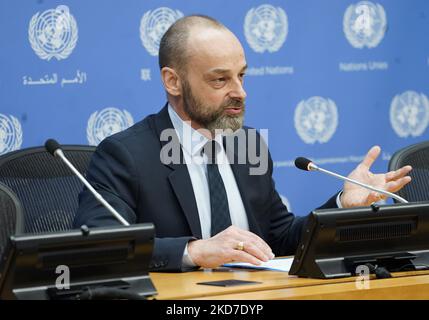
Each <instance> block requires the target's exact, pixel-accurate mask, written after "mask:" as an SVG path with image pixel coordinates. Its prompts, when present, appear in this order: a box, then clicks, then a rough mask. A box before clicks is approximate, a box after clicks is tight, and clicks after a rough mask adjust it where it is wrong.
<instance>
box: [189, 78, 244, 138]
mask: <svg viewBox="0 0 429 320" xmlns="http://www.w3.org/2000/svg"><path fill="white" fill-rule="evenodd" d="M229 106H241V107H242V110H243V111H242V112H241V113H240V114H239V115H237V116H230V115H227V114H224V109H225V107H229ZM183 108H184V111H185V112H186V113H187V114H188V116H189V118H191V120H192V121H196V122H198V123H199V124H200V125H201V126H203V127H204V128H206V129H207V130H209V131H210V132H211V133H212V134H214V133H215V131H216V130H222V131H225V132H226V133H228V132H230V133H233V132H235V131H237V130H238V129H240V128H242V127H243V121H244V110H245V105H244V101H238V100H232V99H230V100H229V101H227V103H225V104H224V105H222V107H220V108H219V110H217V111H216V112H213V113H208V112H207V111H206V110H212V108H206V107H205V106H204V105H203V104H202V103H201V102H200V101H198V100H197V99H196V98H195V96H194V95H193V94H192V91H191V88H190V86H189V85H188V83H186V82H184V83H183ZM204 111H206V112H204ZM231 131H232V132H231Z"/></svg>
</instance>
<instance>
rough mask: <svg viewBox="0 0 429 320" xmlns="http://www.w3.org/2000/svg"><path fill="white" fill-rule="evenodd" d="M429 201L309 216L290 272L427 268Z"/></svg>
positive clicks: (324, 274) (327, 274) (344, 273)
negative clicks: (360, 268) (361, 267)
mask: <svg viewBox="0 0 429 320" xmlns="http://www.w3.org/2000/svg"><path fill="white" fill-rule="evenodd" d="M428 252H429V202H418V203H408V204H402V203H401V204H393V205H383V206H378V205H373V206H370V207H359V208H350V209H323V210H316V211H314V212H312V213H311V214H310V216H309V217H308V222H307V225H306V226H305V227H304V229H303V234H302V238H301V242H300V244H299V246H298V249H297V251H296V254H295V257H294V261H293V263H292V267H291V270H290V272H289V274H291V275H298V276H301V277H311V278H337V277H348V276H355V275H356V270H357V268H358V267H359V266H362V265H368V264H369V265H375V266H382V267H384V268H386V269H387V270H388V271H402V270H410V269H411V270H419V269H427V268H428V265H429V253H428Z"/></svg>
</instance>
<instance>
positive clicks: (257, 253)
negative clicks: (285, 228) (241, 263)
mask: <svg viewBox="0 0 429 320" xmlns="http://www.w3.org/2000/svg"><path fill="white" fill-rule="evenodd" d="M242 242H243V247H244V248H243V251H246V252H247V253H249V254H251V255H252V256H254V257H256V258H258V259H259V260H261V261H268V260H269V259H271V257H270V256H269V255H268V254H266V253H265V252H263V251H262V250H261V249H260V248H259V247H258V246H257V245H255V244H253V243H252V242H245V241H242Z"/></svg>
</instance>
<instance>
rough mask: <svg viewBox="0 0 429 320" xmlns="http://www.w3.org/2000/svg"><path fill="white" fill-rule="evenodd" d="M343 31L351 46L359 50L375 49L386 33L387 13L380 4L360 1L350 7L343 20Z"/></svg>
mask: <svg viewBox="0 0 429 320" xmlns="http://www.w3.org/2000/svg"><path fill="white" fill-rule="evenodd" d="M343 29H344V33H345V35H346V38H347V40H348V41H349V42H350V44H351V45H352V46H353V47H355V48H358V49H362V48H363V47H365V46H366V47H368V48H374V47H376V46H377V45H378V44H379V43H380V41H381V40H382V39H383V37H384V33H385V32H386V13H385V12H384V9H383V7H382V6H381V5H380V4H378V3H377V4H374V3H372V2H369V1H360V2H358V3H357V4H352V5H350V6H349V7H348V8H347V10H346V12H345V14H344V19H343Z"/></svg>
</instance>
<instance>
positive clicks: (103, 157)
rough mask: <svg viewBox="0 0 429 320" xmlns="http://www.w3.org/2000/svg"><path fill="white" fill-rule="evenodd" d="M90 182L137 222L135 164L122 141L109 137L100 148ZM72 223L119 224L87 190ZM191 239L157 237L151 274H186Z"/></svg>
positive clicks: (93, 162) (123, 214) (89, 224)
mask: <svg viewBox="0 0 429 320" xmlns="http://www.w3.org/2000/svg"><path fill="white" fill-rule="evenodd" d="M87 179H88V181H89V182H90V184H91V185H92V186H93V187H94V189H95V190H97V192H98V193H100V194H101V195H102V196H103V197H104V199H105V200H106V201H107V202H108V203H109V204H110V205H111V206H112V207H113V208H115V209H116V211H118V212H119V213H120V214H121V215H122V216H123V217H124V218H125V219H126V220H127V221H128V222H129V223H130V224H134V223H137V222H138V219H137V216H136V212H137V203H138V194H139V179H138V174H137V170H136V164H135V161H134V159H133V157H132V155H131V153H130V152H129V151H128V149H127V148H126V147H124V146H123V144H122V143H121V142H120V141H118V140H115V139H114V138H112V137H110V138H107V139H105V140H104V141H103V142H102V143H101V144H100V145H99V146H98V147H97V150H96V151H95V152H94V155H93V157H92V159H91V162H90V164H89V167H88V171H87ZM73 224H74V227H75V228H79V227H80V226H81V225H84V224H86V225H87V226H88V227H105V226H111V225H118V224H119V222H118V221H117V220H116V219H115V217H114V216H112V214H111V213H110V212H109V211H108V210H107V209H106V208H105V207H104V206H103V205H101V204H100V203H99V202H98V200H97V199H96V198H95V197H94V196H93V195H92V193H91V192H90V191H89V190H88V189H87V188H84V189H83V191H82V192H81V193H80V194H79V208H78V211H77V213H76V217H75V220H74V223H73ZM155 233H156V230H155ZM191 239H193V238H192V237H180V238H157V237H155V241H154V242H155V243H154V248H153V253H152V260H151V263H150V266H149V268H150V269H151V271H186V270H182V258H183V252H184V250H185V246H186V244H187V243H188V241H190V240H191Z"/></svg>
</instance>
